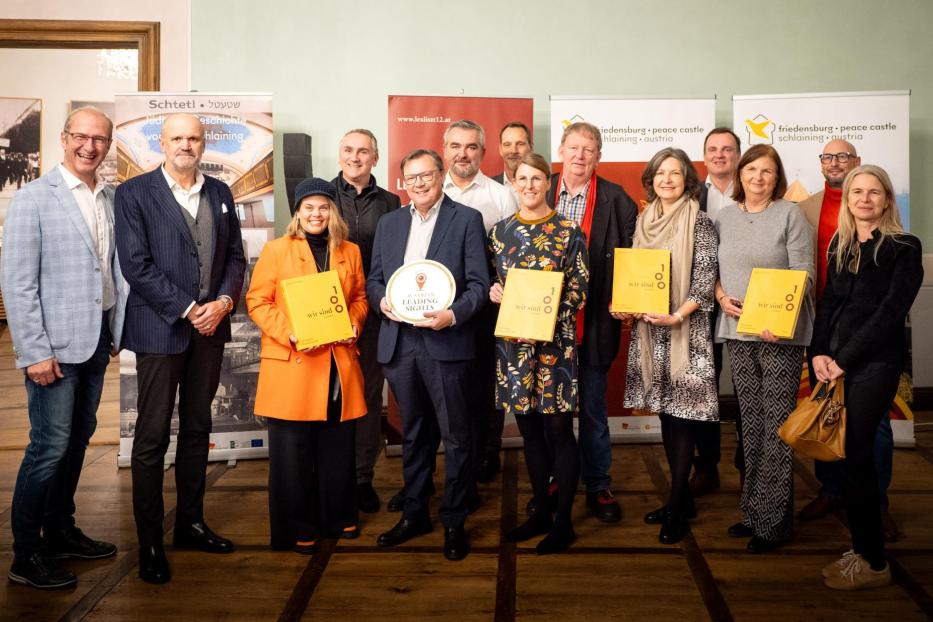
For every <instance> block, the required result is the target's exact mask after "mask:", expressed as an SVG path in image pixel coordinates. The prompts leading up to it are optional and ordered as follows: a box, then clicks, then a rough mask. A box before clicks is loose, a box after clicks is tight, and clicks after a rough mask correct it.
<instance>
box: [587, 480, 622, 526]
mask: <svg viewBox="0 0 933 622" xmlns="http://www.w3.org/2000/svg"><path fill="white" fill-rule="evenodd" d="M586 507H588V508H590V510H592V512H593V516H595V517H596V518H598V519H599V520H601V521H603V522H604V523H618V522H619V521H620V520H622V508H621V507H619V503H618V502H617V501H616V499H615V497H613V496H612V492H611V491H610V490H609V489H608V488H607V489H605V490H600V491H598V492H588V493H586Z"/></svg>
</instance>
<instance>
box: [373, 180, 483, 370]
mask: <svg viewBox="0 0 933 622" xmlns="http://www.w3.org/2000/svg"><path fill="white" fill-rule="evenodd" d="M409 208H410V205H407V206H402V208H401V209H397V210H395V211H392V212H389V213H388V214H386V215H385V216H383V217H382V218H380V219H379V224H378V225H377V226H376V239H375V241H374V243H373V262H372V267H371V269H370V271H369V276H368V277H367V279H366V297H367V298H368V299H369V306H370V307H371V308H372V310H373V313H375V314H376V315H377V316H378V317H379V318H380V319H381V320H382V325H381V326H380V329H379V346H378V351H377V359H378V361H379V362H380V363H382V364H386V363H391V362H392V358H393V357H394V356H395V346H396V342H397V340H398V330H399V323H398V322H394V321H392V320H390V319H389V318H387V317H386V316H385V314H383V313H382V310H381V309H380V308H379V302H380V301H381V300H382V299H383V297H385V293H386V284H387V283H388V282H389V279H390V278H391V277H392V275H393V274H394V273H395V271H396V270H398V269H399V268H400V267H401V266H402V264H403V263H404V260H405V247H406V246H407V244H408V233H409V231H410V230H411V219H412V215H411V211H410V209H409ZM436 218H437V223H436V224H435V226H434V233H433V234H432V236H431V243H430V245H429V246H428V253H427V256H426V257H425V259H433V260H434V261H437V262H440V263H442V264H444V265H445V266H446V267H447V269H448V270H450V272H451V274H453V277H454V281H455V283H456V285H457V293H456V296H455V297H454V301H453V304H451V305H450V309H451V310H452V311H453V312H454V317H455V318H456V322H457V323H456V324H455V325H454V326H450V327H448V328H445V329H443V330H440V331H434V330H431V329H429V328H426V329H419V330H423V331H424V332H423V334H424V342H425V347H426V348H427V350H428V353H429V354H430V355H431V356H432V357H433V358H435V359H437V360H439V361H464V360H469V359H472V358H474V357H475V356H476V329H475V326H474V325H475V322H471V321H470V320H471V319H472V318H473V316H475V315H476V312H477V311H479V310H480V309H481V308H482V307H483V305H484V304H486V301H487V299H488V295H489V264H488V261H487V259H486V231H485V229H484V228H483V216H482V214H480V213H479V212H478V211H477V210H475V209H473V208H472V207H467V206H466V205H463V204H461V203H457V202H456V201H454V200H453V199H451V198H450V197H448V196H447V195H444V199H443V201H442V202H441V206H440V210H439V211H438V213H437V216H436Z"/></svg>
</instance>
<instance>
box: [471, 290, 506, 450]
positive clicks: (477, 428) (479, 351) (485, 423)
mask: <svg viewBox="0 0 933 622" xmlns="http://www.w3.org/2000/svg"><path fill="white" fill-rule="evenodd" d="M498 317H499V306H498V305H493V304H487V305H486V306H485V307H483V308H482V309H481V310H480V312H479V315H478V316H477V317H476V318H475V320H474V321H476V322H477V323H478V325H479V329H478V331H477V333H478V335H477V339H476V358H475V359H474V360H473V365H472V369H471V374H470V399H471V404H470V409H471V411H472V415H473V423H474V427H473V455H474V456H475V457H476V460H475V463H476V467H479V463H480V459H481V458H482V457H483V456H485V455H490V454H497V453H498V452H499V449H501V448H502V429H503V427H504V426H505V411H503V410H502V409H501V408H496V337H495V334H494V333H495V330H496V320H497V318H498Z"/></svg>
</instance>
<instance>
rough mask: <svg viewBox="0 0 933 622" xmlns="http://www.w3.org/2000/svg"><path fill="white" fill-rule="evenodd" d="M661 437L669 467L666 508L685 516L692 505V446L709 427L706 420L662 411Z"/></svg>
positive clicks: (677, 516) (678, 515) (672, 514)
mask: <svg viewBox="0 0 933 622" xmlns="http://www.w3.org/2000/svg"><path fill="white" fill-rule="evenodd" d="M660 419H661V439H662V440H663V441H664V453H665V455H666V456H667V465H668V467H669V468H670V471H671V494H670V497H669V498H668V500H667V509H668V511H669V513H670V514H671V516H673V517H674V518H678V519H683V518H686V514H687V512H688V511H689V510H691V509H692V508H693V495H691V494H690V486H689V481H690V462H691V460H690V459H691V458H692V456H693V446H694V445H695V444H696V442H697V439H698V438H699V436H700V433H701V431H703V430H706V429H707V428H709V427H711V422H709V421H694V420H692V419H684V418H682V417H674V416H673V415H668V414H667V413H661V415H660Z"/></svg>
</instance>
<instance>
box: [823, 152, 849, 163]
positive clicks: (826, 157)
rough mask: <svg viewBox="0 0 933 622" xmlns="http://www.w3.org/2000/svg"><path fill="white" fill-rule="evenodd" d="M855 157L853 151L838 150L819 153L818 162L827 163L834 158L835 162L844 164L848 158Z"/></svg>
mask: <svg viewBox="0 0 933 622" xmlns="http://www.w3.org/2000/svg"><path fill="white" fill-rule="evenodd" d="M854 157H856V156H855V154H854V153H847V152H845V151H840V152H839V153H821V154H820V162H822V163H823V164H829V163H830V162H832V161H833V158H836V162H838V163H839V164H845V163H846V162H848V161H849V158H854Z"/></svg>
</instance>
